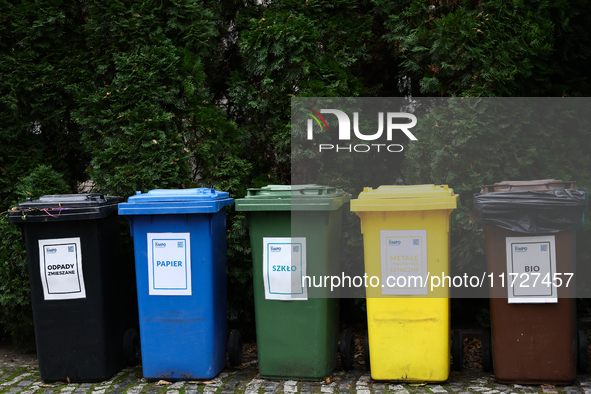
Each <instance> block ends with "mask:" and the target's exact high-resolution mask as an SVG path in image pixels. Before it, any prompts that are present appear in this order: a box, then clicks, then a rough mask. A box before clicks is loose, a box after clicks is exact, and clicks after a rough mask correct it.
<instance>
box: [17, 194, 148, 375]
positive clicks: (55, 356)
mask: <svg viewBox="0 0 591 394" xmlns="http://www.w3.org/2000/svg"><path fill="white" fill-rule="evenodd" d="M121 201H123V199H122V198H120V197H107V196H103V195H101V194H66V195H51V196H43V197H41V198H39V199H38V200H33V201H27V202H24V203H21V204H19V205H18V206H17V210H15V211H11V212H9V215H8V221H10V222H13V223H16V224H18V225H19V226H20V227H21V229H22V232H23V237H24V239H25V244H26V248H27V264H28V271H29V281H30V284H31V301H32V306H33V322H34V325H35V340H36V344H37V357H38V359H39V372H40V374H41V379H43V380H44V381H64V382H65V381H70V382H95V381H101V380H105V379H108V378H109V377H111V376H112V375H113V374H115V373H116V372H118V371H119V370H120V369H121V368H122V367H123V364H124V361H125V362H126V363H127V364H137V361H138V360H139V339H138V335H137V333H136V332H135V330H133V329H130V330H127V331H126V330H125V319H124V317H125V316H124V310H123V302H122V298H123V285H124V283H125V281H126V280H130V278H125V277H124V276H125V272H126V270H125V269H124V267H123V266H122V264H121V261H120V253H119V238H120V237H119V223H118V220H119V219H118V215H117V204H118V203H119V202H121ZM131 279H133V278H131ZM124 358H125V359H126V360H124Z"/></svg>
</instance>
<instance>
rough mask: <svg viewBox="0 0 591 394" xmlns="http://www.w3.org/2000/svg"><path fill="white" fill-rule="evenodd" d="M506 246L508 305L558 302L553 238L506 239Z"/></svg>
mask: <svg viewBox="0 0 591 394" xmlns="http://www.w3.org/2000/svg"><path fill="white" fill-rule="evenodd" d="M506 246H507V278H506V280H507V291H508V301H509V303H552V302H558V296H557V290H558V289H557V287H556V286H554V285H553V283H557V282H556V241H555V238H554V236H553V235H547V236H538V237H507V238H506Z"/></svg>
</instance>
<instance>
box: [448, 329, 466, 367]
mask: <svg viewBox="0 0 591 394" xmlns="http://www.w3.org/2000/svg"><path fill="white" fill-rule="evenodd" d="M451 358H452V362H451V369H452V371H461V370H462V368H463V366H464V337H463V335H462V331H461V330H454V334H453V336H452V338H451Z"/></svg>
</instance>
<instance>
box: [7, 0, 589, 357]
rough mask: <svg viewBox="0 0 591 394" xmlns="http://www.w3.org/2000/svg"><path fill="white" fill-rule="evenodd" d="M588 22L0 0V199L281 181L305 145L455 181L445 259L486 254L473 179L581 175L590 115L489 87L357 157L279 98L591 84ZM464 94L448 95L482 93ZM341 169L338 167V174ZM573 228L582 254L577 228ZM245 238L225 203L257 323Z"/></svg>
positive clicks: (453, 3) (18, 300) (376, 2)
mask: <svg viewBox="0 0 591 394" xmlns="http://www.w3.org/2000/svg"><path fill="white" fill-rule="evenodd" d="M590 32H591V15H590V14H589V13H588V12H587V5H586V2H584V1H582V0H573V1H565V0H559V1H554V2H549V1H545V0H532V1H527V2H524V1H501V0H487V1H480V2H477V1H472V0H397V1H391V0H356V1H354V0H332V1H321V0H301V1H300V0H298V1H295V0H273V1H271V0H264V1H257V0H243V1H233V0H219V1H210V0H162V1H153V0H147V1H139V0H110V1H98V0H82V1H72V0H0V212H3V211H6V210H8V209H10V208H11V207H13V206H14V205H15V204H16V203H17V202H19V201H23V200H24V198H26V197H36V196H38V195H39V194H47V193H63V192H77V191H78V190H79V188H80V185H81V184H82V183H85V182H87V184H90V185H93V186H94V189H93V190H94V191H99V192H103V193H108V194H113V195H120V196H123V197H128V196H130V195H132V194H134V193H135V191H136V190H142V191H144V192H146V191H148V190H150V189H155V188H189V187H197V186H205V187H215V188H216V189H219V190H224V191H228V192H230V194H231V196H232V197H235V198H240V197H242V196H244V195H245V194H246V188H248V187H260V186H264V185H266V184H269V183H275V184H277V183H290V182H292V163H293V164H294V165H298V163H300V164H302V165H306V166H309V165H311V164H314V165H317V166H318V168H322V169H323V171H321V172H319V173H318V174H317V180H318V182H320V183H324V184H327V185H331V186H338V187H342V188H344V189H345V190H346V191H348V192H349V193H351V194H353V195H354V196H356V195H357V193H359V192H360V191H361V190H360V187H361V186H373V187H376V186H379V185H380V184H383V183H390V184H392V183H394V182H396V181H397V180H398V179H399V178H400V179H404V181H405V182H406V183H408V184H410V183H446V184H449V185H450V187H453V188H454V189H455V190H456V191H457V192H459V193H460V196H461V203H460V207H459V208H458V210H457V211H455V212H454V213H453V215H452V225H453V228H452V265H454V266H458V267H459V266H469V265H471V264H473V265H480V264H484V241H483V235H482V231H481V228H480V226H479V225H478V223H476V222H475V220H474V218H473V216H472V214H471V204H472V194H473V193H475V192H477V191H478V190H479V188H480V186H481V185H482V184H486V183H493V182H498V181H502V180H512V179H513V180H517V179H519V180H522V179H539V178H549V177H556V178H562V179H564V180H572V179H575V180H577V181H578V183H579V185H581V186H586V187H588V188H590V187H591V184H590V182H591V173H590V171H591V160H590V158H591V153H589V152H591V135H590V134H589V132H588V131H586V130H588V129H587V128H584V127H583V128H581V129H580V130H584V131H581V132H579V131H577V132H576V133H575V132H573V131H571V130H570V129H566V130H565V129H563V128H561V125H560V123H558V124H557V125H556V126H555V127H553V128H551V129H550V131H547V132H545V134H544V133H540V131H539V130H538V129H536V127H535V125H536V122H543V121H544V119H530V121H529V126H522V127H519V128H512V127H510V126H509V125H510V124H511V122H510V121H511V116H508V115H507V113H512V114H513V115H512V116H521V117H523V118H526V119H529V118H528V116H530V114H528V113H527V111H526V109H525V107H522V106H520V105H513V106H512V107H503V106H504V105H505V104H498V105H499V106H498V108H495V109H494V111H496V112H491V113H495V114H497V115H498V116H499V122H498V126H497V127H493V128H489V127H488V126H487V128H486V129H484V127H479V126H482V125H481V124H478V123H471V122H464V123H462V124H456V123H454V119H452V118H450V117H449V113H446V112H445V111H442V112H435V113H433V114H431V115H430V118H428V119H427V120H426V122H425V126H424V127H422V129H421V134H420V136H418V138H419V140H418V142H417V143H415V144H414V145H413V146H412V147H410V148H409V149H407V150H406V151H405V153H406V156H403V155H399V156H397V158H396V159H395V160H391V161H389V162H384V163H380V166H379V168H377V169H376V171H373V172H372V173H355V163H352V162H350V161H347V160H342V161H335V162H334V163H333V164H332V165H333V167H330V166H329V165H326V166H325V167H322V166H323V165H325V164H326V163H323V162H322V161H321V160H320V158H319V157H318V156H317V155H315V154H313V152H311V151H306V150H297V151H294V152H292V147H291V137H292V134H291V133H292V127H291V126H292V125H291V124H290V102H291V98H292V97H366V96H370V97H396V96H398V97H404V96H407V97H421V96H441V97H535V96H548V97H561V96H567V97H579V96H589V95H590V93H591V85H590V81H589V78H588V76H587V74H588V73H587V68H588V67H587V59H588V58H589V55H590V51H591V42H590V41H591V37H590V34H591V33H590ZM471 103H473V104H471V105H473V106H474V107H470V108H466V109H461V108H460V109H457V108H456V109H455V110H465V111H481V112H482V110H483V106H490V105H492V104H490V102H479V101H471ZM487 110H491V111H492V109H491V108H490V107H487ZM577 110H578V111H579V110H580V111H582V112H581V113H585V111H586V109H584V108H578V109H577ZM481 112H480V113H481ZM568 114H569V111H568V110H566V109H565V110H564V111H562V112H561V113H558V112H556V111H554V112H552V110H550V111H549V112H548V114H547V116H549V117H550V116H554V117H555V118H558V119H559V118H560V117H568V116H569V115H568ZM548 119H549V118H548ZM482 122H484V120H482ZM487 124H488V123H487ZM524 146H526V147H524ZM292 153H293V155H292ZM384 168H387V169H388V172H389V173H391V174H393V175H392V178H388V180H387V182H384V181H383V179H384V178H383V174H384V172H385V171H384ZM343 169H347V170H348V169H351V171H349V173H351V174H352V175H351V176H350V177H348V178H346V179H345V178H342V177H337V176H336V174H338V173H342V171H343ZM294 173H295V172H294ZM394 178H396V179H394ZM294 180H295V181H297V180H298V179H297V178H294ZM587 216H588V215H587ZM0 220H1V221H0V239H1V241H0V242H1V243H0V313H1V316H2V322H1V323H2V324H3V325H4V329H5V331H6V333H8V334H10V335H12V337H13V339H14V340H15V342H16V343H18V344H20V345H21V346H23V347H27V346H28V347H30V346H31V343H33V342H32V337H31V333H32V329H31V317H30V300H29V294H28V280H27V275H26V265H25V251H24V248H23V245H22V242H21V241H20V240H19V237H20V235H19V232H18V228H17V227H16V226H13V225H9V224H7V223H6V220H5V218H2V219H0ZM345 223H346V227H345V230H344V239H345V244H346V248H345V251H344V253H343V256H344V259H345V260H347V259H360V258H361V256H360V252H359V251H360V247H361V238H360V236H359V235H358V221H357V218H356V216H355V215H349V216H347V218H346V222H345ZM588 227H589V226H588V225H587V227H586V228H585V229H584V230H583V231H581V232H580V233H579V237H588V234H589V228H588ZM127 245H128V249H129V244H127ZM578 246H579V249H578V261H579V263H582V264H584V263H588V262H589V260H590V259H591V249H590V247H588V246H585V243H583V242H579V243H578ZM125 253H126V255H128V256H130V255H131V253H130V250H127V251H126V252H125ZM249 254H250V246H249V239H248V229H247V227H246V223H245V220H244V216H243V215H241V214H237V213H236V212H234V210H233V208H230V209H229V210H228V277H229V286H228V288H229V312H228V317H229V321H230V324H231V325H232V326H236V327H240V328H242V329H247V330H250V334H251V335H252V333H253V332H254V324H253V323H254V321H253V319H254V317H253V316H254V315H253V313H252V309H253V305H252V267H251V264H252V262H251V259H250V256H249Z"/></svg>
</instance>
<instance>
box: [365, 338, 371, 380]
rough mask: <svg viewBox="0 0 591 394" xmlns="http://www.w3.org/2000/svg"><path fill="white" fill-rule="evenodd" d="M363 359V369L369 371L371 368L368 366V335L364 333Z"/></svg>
mask: <svg viewBox="0 0 591 394" xmlns="http://www.w3.org/2000/svg"><path fill="white" fill-rule="evenodd" d="M363 359H364V360H365V369H367V370H368V371H371V366H370V365H369V333H368V332H367V331H366V332H365V341H364V342H363Z"/></svg>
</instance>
